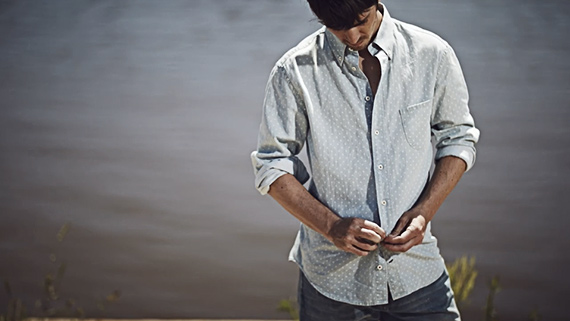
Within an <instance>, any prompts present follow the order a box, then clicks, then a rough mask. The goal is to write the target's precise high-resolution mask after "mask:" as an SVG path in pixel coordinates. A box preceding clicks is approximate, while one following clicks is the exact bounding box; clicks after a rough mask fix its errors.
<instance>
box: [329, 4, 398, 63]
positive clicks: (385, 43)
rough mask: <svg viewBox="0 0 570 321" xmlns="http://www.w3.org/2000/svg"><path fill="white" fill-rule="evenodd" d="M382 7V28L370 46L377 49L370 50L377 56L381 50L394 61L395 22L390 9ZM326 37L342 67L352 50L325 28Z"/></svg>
mask: <svg viewBox="0 0 570 321" xmlns="http://www.w3.org/2000/svg"><path fill="white" fill-rule="evenodd" d="M380 6H382V7H381V8H380V12H382V16H383V17H382V23H381V24H380V28H379V29H378V32H377V33H376V38H374V40H373V41H372V43H370V45H369V46H373V47H376V48H369V50H370V51H371V53H372V54H375V53H376V52H378V49H379V50H382V51H384V52H385V53H386V55H387V56H388V59H390V60H392V55H393V49H394V44H395V38H394V21H393V20H392V17H391V16H390V13H389V12H388V9H387V8H386V6H385V5H384V4H380ZM325 36H326V38H327V40H328V43H329V44H330V47H331V50H332V53H333V54H334V57H335V59H336V60H337V61H338V63H339V64H340V65H342V63H343V62H344V57H345V55H346V52H347V51H348V50H350V49H349V48H347V46H346V45H345V44H344V43H342V41H340V40H339V39H338V38H337V37H336V36H335V35H334V34H333V33H332V32H330V31H329V30H328V29H327V28H325Z"/></svg>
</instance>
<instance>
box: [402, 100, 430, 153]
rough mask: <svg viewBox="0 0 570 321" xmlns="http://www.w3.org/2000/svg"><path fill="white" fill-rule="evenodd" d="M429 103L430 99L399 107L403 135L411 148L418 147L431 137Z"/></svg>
mask: <svg viewBox="0 0 570 321" xmlns="http://www.w3.org/2000/svg"><path fill="white" fill-rule="evenodd" d="M431 104H432V100H431V99H430V100H426V101H424V102H421V103H418V104H414V105H410V106H408V107H406V108H403V109H400V118H401V119H402V126H403V127H404V135H405V136H406V140H407V141H408V144H410V146H412V148H415V149H420V148H421V147H422V146H425V144H426V143H429V142H430V139H431V125H430V119H431Z"/></svg>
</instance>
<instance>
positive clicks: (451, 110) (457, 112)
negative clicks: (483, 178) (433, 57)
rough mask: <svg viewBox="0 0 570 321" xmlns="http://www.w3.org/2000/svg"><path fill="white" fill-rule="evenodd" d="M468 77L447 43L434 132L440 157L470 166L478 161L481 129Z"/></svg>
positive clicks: (436, 98) (437, 89)
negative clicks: (472, 107)
mask: <svg viewBox="0 0 570 321" xmlns="http://www.w3.org/2000/svg"><path fill="white" fill-rule="evenodd" d="M468 102H469V94H468V91H467V84H466V83H465V77H464V76H463V72H462V71H461V66H460V65H459V61H458V59H457V56H456V55H455V52H454V51H453V49H452V48H451V47H450V46H449V45H447V46H446V48H445V50H444V51H443V53H442V56H441V57H440V60H439V66H438V73H437V78H436V85H435V93H434V109H433V113H432V125H431V126H432V133H433V135H434V138H435V147H436V150H437V151H436V155H435V159H436V160H438V159H440V158H442V157H445V156H455V157H459V158H461V159H463V160H464V161H465V163H466V164H467V169H466V171H468V170H469V169H471V167H473V164H474V163H475V157H476V149H475V144H476V143H477V141H478V140H479V130H478V129H477V128H475V124H474V121H473V117H472V116H471V114H470V112H469V105H468Z"/></svg>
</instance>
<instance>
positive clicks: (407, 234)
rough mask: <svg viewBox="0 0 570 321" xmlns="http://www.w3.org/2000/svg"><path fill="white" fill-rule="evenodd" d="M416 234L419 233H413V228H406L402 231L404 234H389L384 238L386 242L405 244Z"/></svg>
mask: <svg viewBox="0 0 570 321" xmlns="http://www.w3.org/2000/svg"><path fill="white" fill-rule="evenodd" d="M416 236H417V235H416V234H415V233H412V231H411V230H405V231H404V233H402V235H398V236H394V235H388V236H387V237H386V239H385V240H384V242H385V243H386V244H404V243H406V242H408V241H409V240H411V239H413V238H414V237H416Z"/></svg>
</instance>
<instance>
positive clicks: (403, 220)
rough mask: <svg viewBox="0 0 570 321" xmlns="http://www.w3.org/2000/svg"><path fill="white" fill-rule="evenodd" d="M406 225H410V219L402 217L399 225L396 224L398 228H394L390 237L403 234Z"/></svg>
mask: <svg viewBox="0 0 570 321" xmlns="http://www.w3.org/2000/svg"><path fill="white" fill-rule="evenodd" d="M406 225H408V219H407V218H406V217H404V216H402V217H400V219H399V220H398V223H397V224H396V227H394V229H393V230H392V232H391V233H390V235H394V236H397V235H400V233H402V231H403V230H404V228H405V227H406Z"/></svg>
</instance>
